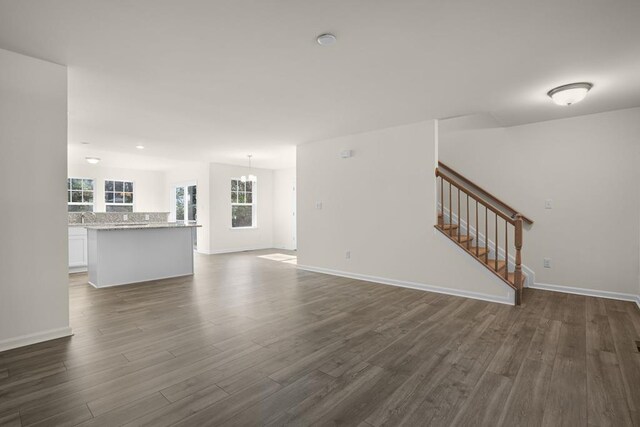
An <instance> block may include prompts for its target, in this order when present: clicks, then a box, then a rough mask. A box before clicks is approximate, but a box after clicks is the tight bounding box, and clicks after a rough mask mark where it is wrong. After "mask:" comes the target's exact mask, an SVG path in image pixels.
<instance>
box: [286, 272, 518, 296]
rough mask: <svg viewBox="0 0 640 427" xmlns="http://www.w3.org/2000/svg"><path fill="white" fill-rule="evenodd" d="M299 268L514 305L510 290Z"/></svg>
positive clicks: (512, 294) (512, 293)
mask: <svg viewBox="0 0 640 427" xmlns="http://www.w3.org/2000/svg"><path fill="white" fill-rule="evenodd" d="M298 268H299V269H301V270H305V271H312V272H315V273H322V274H330V275H332V276H340V277H347V278H349V279H357V280H363V281H366V282H373V283H380V284H382V285H391V286H398V287H401V288H410V289H418V290H421V291H428V292H436V293H439V294H446V295H454V296H457V297H464V298H472V299H477V300H481V301H489V302H496V303H499V304H507V305H514V292H513V291H508V295H507V296H504V297H500V296H495V295H489V294H482V293H479V292H472V291H464V290H461V289H452V288H442V287H440V286H432V285H427V284H424V283H417V282H408V281H405V280H395V279H388V278H385V277H376V276H369V275H366V274H358V273H350V272H347V271H338V270H331V269H328V268H322V267H313V266H310V265H298Z"/></svg>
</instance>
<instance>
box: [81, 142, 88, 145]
mask: <svg viewBox="0 0 640 427" xmlns="http://www.w3.org/2000/svg"><path fill="white" fill-rule="evenodd" d="M80 144H82V145H89V143H88V142H87V141H82V142H81V143H80Z"/></svg>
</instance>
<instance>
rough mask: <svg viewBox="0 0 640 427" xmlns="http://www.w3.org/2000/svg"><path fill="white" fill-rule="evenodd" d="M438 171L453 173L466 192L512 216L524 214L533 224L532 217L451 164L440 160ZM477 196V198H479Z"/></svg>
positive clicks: (458, 184) (453, 176) (525, 218)
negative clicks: (457, 170) (464, 174)
mask: <svg viewBox="0 0 640 427" xmlns="http://www.w3.org/2000/svg"><path fill="white" fill-rule="evenodd" d="M440 169H442V170H440ZM438 173H440V176H442V175H443V174H450V175H452V178H453V179H454V180H458V181H459V182H458V183H456V182H453V184H454V185H457V186H458V187H460V186H461V185H460V184H462V187H463V189H464V191H465V192H469V194H475V195H476V197H477V198H480V199H481V200H482V201H483V202H484V203H485V204H486V203H489V204H491V205H492V206H494V207H495V208H496V209H500V210H501V211H503V212H504V213H505V214H506V215H507V216H509V217H510V218H515V217H516V215H518V214H519V215H520V216H522V220H523V221H524V222H526V223H528V224H533V220H532V219H530V218H528V217H526V216H525V215H523V214H522V213H521V212H519V211H518V210H516V209H514V208H512V207H511V206H509V205H508V204H506V203H505V202H503V201H502V200H500V199H499V198H497V197H496V196H494V195H493V194H491V193H490V192H488V191H487V190H485V189H484V188H482V187H480V186H479V185H477V184H475V183H474V182H472V181H471V180H469V179H467V178H465V177H464V176H462V175H461V174H460V173H458V172H456V171H455V170H453V169H451V168H450V167H449V166H447V165H445V164H444V163H442V162H440V161H439V162H438V168H437V169H436V175H437V174H438ZM447 181H448V180H447ZM481 193H482V194H481ZM477 198H476V200H477ZM487 199H489V200H487Z"/></svg>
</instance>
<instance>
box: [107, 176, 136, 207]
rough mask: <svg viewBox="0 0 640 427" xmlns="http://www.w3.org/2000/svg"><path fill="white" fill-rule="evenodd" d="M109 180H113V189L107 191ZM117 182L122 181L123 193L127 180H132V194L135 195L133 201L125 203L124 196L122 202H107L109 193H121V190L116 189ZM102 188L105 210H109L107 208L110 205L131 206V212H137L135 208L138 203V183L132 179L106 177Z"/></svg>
mask: <svg viewBox="0 0 640 427" xmlns="http://www.w3.org/2000/svg"><path fill="white" fill-rule="evenodd" d="M109 181H113V185H114V187H113V191H107V182H109ZM116 182H122V190H123V191H122V193H125V191H124V183H126V182H130V183H131V185H132V186H133V188H132V191H131V194H132V196H133V203H125V202H124V198H123V199H122V200H123V201H122V203H120V202H107V193H120V191H116V189H115V183H116ZM102 190H103V198H104V210H105V212H109V211H108V210H107V207H108V206H131V212H135V210H136V208H135V204H136V183H135V181H133V180H131V179H121V178H119V179H116V178H106V179H104V181H103V183H102ZM126 193H128V191H126Z"/></svg>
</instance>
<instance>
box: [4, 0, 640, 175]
mask: <svg viewBox="0 0 640 427" xmlns="http://www.w3.org/2000/svg"><path fill="white" fill-rule="evenodd" d="M638 22H640V2H639V1H637V0H616V1H613V2H612V1H610V0H609V1H607V0H564V1H561V2H559V1H557V0H538V1H531V0H527V1H521V0H495V1H490V2H481V1H477V0H466V1H464V0H461V1H451V0H449V1H446V0H438V1H428V0H420V1H381V0H380V1H377V0H347V1H345V0H323V1H301V0H280V1H273V0H255V1H246V0H228V1H211V0H207V1H205V0H202V1H193V0H188V1H185V0H181V1H176V0H135V1H122V0H121V1H110V0H102V1H96V0H73V1H72V0H56V1H44V0H41V1H36V0H33V1H24V0H0V48H4V49H8V50H12V51H15V52H19V53H23V54H26V55H30V56H34V57H38V58H42V59H45V60H49V61H53V62H56V63H60V64H65V65H67V66H68V67H69V131H70V132H69V134H70V141H69V143H70V145H72V146H73V145H78V144H80V142H81V141H89V142H91V145H90V146H89V147H90V148H87V150H89V151H90V150H91V149H95V150H98V151H107V152H110V151H113V152H121V153H134V152H135V148H134V146H135V145H136V144H143V145H145V146H146V147H147V148H146V150H145V153H144V154H145V155H148V156H152V157H153V156H156V157H159V158H171V159H179V160H186V161H193V160H210V161H216V162H224V163H236V164H246V157H245V155H246V154H247V153H252V154H254V165H256V166H260V167H268V168H280V167H287V166H290V165H292V163H293V161H294V158H295V145H297V144H300V143H304V142H308V141H313V140H319V139H323V138H327V137H332V136H337V135H344V134H351V133H356V132H361V131H366V130H372V129H377V128H382V127H387V126H393V125H397V124H403V123H409V122H413V121H418V120H424V119H431V118H444V117H450V116H459V115H467V114H479V113H486V114H491V115H492V116H493V117H495V118H496V120H497V121H498V123H500V124H501V125H505V126H509V125H515V124H521V123H528V122H535V121H541V120H549V119H554V118H561V117H567V116H573V115H581V114H587V113H593V112H599V111H605V110H611V109H618V108H626V107H631V106H638V105H640V25H638ZM323 32H333V33H334V34H336V36H337V37H338V43H337V44H336V45H333V46H330V47H320V46H318V45H317V44H316V42H315V37H316V36H317V35H318V34H320V33H323ZM582 80H587V81H591V82H593V83H594V84H595V86H594V88H593V90H592V93H591V94H590V95H589V96H588V97H587V99H586V100H585V101H583V102H582V103H581V104H577V105H575V106H572V107H568V108H563V107H558V106H556V105H554V104H553V103H551V101H550V100H549V99H548V98H547V97H546V96H545V93H546V91H547V90H548V89H550V88H552V87H554V86H557V85H560V84H564V83H569V82H574V81H582ZM84 151H85V150H84V149H82V150H77V152H84ZM137 154H140V153H137Z"/></svg>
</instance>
